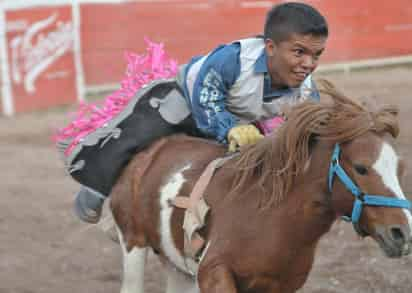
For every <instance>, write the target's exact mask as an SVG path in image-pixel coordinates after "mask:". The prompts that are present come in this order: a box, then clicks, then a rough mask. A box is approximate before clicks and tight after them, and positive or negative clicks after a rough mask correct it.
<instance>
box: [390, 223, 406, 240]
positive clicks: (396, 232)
mask: <svg viewBox="0 0 412 293" xmlns="http://www.w3.org/2000/svg"><path fill="white" fill-rule="evenodd" d="M390 233H391V237H392V239H393V240H395V241H396V242H398V243H399V242H400V243H403V242H404V241H405V239H406V237H405V235H404V233H403V231H402V229H401V228H399V227H392V228H391V229H390Z"/></svg>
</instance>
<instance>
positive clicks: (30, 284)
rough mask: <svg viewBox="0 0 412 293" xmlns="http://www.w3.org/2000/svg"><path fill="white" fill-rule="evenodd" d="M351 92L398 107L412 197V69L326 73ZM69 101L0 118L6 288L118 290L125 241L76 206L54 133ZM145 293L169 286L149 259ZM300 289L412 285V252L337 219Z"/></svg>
mask: <svg viewBox="0 0 412 293" xmlns="http://www.w3.org/2000/svg"><path fill="white" fill-rule="evenodd" d="M327 76H328V78H329V79H330V80H331V81H333V82H335V83H336V84H337V85H338V86H339V87H340V88H341V89H343V90H344V91H345V92H346V93H347V94H348V95H353V96H365V95H366V96H376V98H377V99H379V100H384V101H387V102H391V103H395V104H398V105H399V106H400V107H401V115H400V120H401V136H400V138H399V139H398V146H399V150H400V152H401V154H402V155H403V156H404V158H405V160H406V162H407V167H408V169H409V172H408V175H407V180H406V185H405V186H404V192H405V193H406V194H409V195H410V197H411V198H412V172H411V170H412V148H411V146H412V130H411V124H412V69H411V68H407V67H402V68H400V67H399V68H392V69H379V70H378V69H377V70H368V71H360V72H354V73H351V74H347V75H344V74H340V73H336V74H328V75H327ZM67 111H68V109H67V108H66V109H59V110H53V111H49V112H39V113H31V114H25V115H18V116H17V117H15V118H12V119H8V118H0V162H1V163H0V164H1V167H2V168H1V169H2V171H0V178H1V179H0V194H1V197H0V293H55V292H59V293H72V292H78V293H81V292H84V293H90V292H96V293H106V292H107V293H108V292H119V289H120V278H121V267H122V266H121V259H120V251H119V247H118V246H117V245H116V244H115V243H114V242H112V241H111V240H110V239H109V238H108V237H107V235H105V234H104V233H103V232H102V231H101V230H100V229H99V228H98V227H97V226H92V225H87V224H84V223H82V222H80V221H79V220H77V219H76V218H75V217H74V215H73V214H72V201H73V198H74V194H75V192H76V191H77V189H78V186H77V184H76V183H75V182H74V181H72V180H71V179H70V178H69V177H68V176H66V175H65V173H64V171H63V166H62V162H61V161H60V159H59V157H58V154H57V152H56V150H55V149H54V147H53V145H52V143H51V141H50V134H51V131H52V129H54V128H55V127H57V126H63V125H64V124H65V121H66V117H67V116H66V112H67ZM149 263H150V265H149V273H148V274H147V282H146V287H147V292H149V293H158V292H161V288H162V287H163V286H164V281H163V278H162V277H163V273H162V268H161V266H160V264H159V263H158V261H157V260H156V258H154V257H152V256H151V257H150V258H149ZM300 292H304V293H315V292H316V293H332V292H334V293H344V292H345V293H346V292H351V293H360V292H362V293H368V292H375V293H380V292H382V293H383V292H385V293H389V292H390V293H397V292H399V293H401V292H402V293H408V292H412V256H411V257H407V258H404V259H401V260H389V259H387V258H385V257H384V256H383V255H382V253H381V251H380V250H379V249H378V247H377V244H376V243H375V242H373V241H371V240H360V239H358V237H357V236H356V235H355V233H354V232H353V230H352V227H351V225H349V224H346V223H343V222H339V223H337V224H336V225H335V226H334V227H333V229H332V231H331V232H330V233H329V234H328V235H327V236H326V237H324V238H323V240H322V241H321V244H320V247H319V249H318V253H317V258H316V263H315V266H314V269H313V271H312V273H311V275H310V277H309V280H308V282H307V283H306V285H305V287H304V288H303V289H302V290H301V291H300Z"/></svg>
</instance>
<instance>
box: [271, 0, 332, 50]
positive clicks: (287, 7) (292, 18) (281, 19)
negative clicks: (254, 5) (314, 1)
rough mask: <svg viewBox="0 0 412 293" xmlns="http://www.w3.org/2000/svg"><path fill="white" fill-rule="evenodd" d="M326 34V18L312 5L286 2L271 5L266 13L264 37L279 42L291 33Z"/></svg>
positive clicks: (324, 35) (323, 35)
mask: <svg viewBox="0 0 412 293" xmlns="http://www.w3.org/2000/svg"><path fill="white" fill-rule="evenodd" d="M294 33H295V34H300V35H309V34H310V35H314V36H317V37H327V36H328V24H327V22H326V19H325V18H324V17H323V16H322V15H321V14H320V13H319V11H317V10H316V9H315V8H313V7H312V6H309V5H307V4H304V3H299V2H288V3H283V4H279V5H275V6H273V8H272V9H271V10H269V12H268V13H267V16H266V22H265V28H264V37H265V38H266V39H271V40H272V41H274V42H275V43H279V42H282V41H285V40H287V39H289V37H290V36H291V35H292V34H294Z"/></svg>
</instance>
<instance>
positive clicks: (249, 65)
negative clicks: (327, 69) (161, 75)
mask: <svg viewBox="0 0 412 293" xmlns="http://www.w3.org/2000/svg"><path fill="white" fill-rule="evenodd" d="M264 48H265V44H264V40H263V39H262V38H249V39H243V40H239V41H235V42H233V43H231V44H227V45H222V46H219V47H218V48H216V49H215V50H214V51H212V52H211V53H210V54H208V55H206V56H203V57H195V58H193V59H192V60H191V61H190V62H189V64H188V66H187V67H186V69H185V73H184V86H183V87H184V93H185V98H186V99H187V102H188V104H189V106H190V108H191V112H192V114H193V117H194V119H195V121H196V124H197V127H198V128H199V129H200V130H201V131H202V132H204V133H205V134H206V135H209V136H211V137H215V138H216V139H217V140H218V141H221V142H224V141H225V140H226V136H227V133H228V131H229V130H230V129H231V128H232V127H233V126H235V125H238V124H246V123H250V122H253V121H259V120H262V119H269V118H273V117H275V116H276V115H277V114H278V113H279V109H280V106H281V105H283V104H285V103H290V104H293V103H296V102H297V101H299V100H302V99H304V98H307V97H309V98H313V99H315V100H319V93H318V91H317V89H316V86H315V84H314V82H313V81H312V77H311V76H308V77H307V78H306V79H305V81H304V82H303V83H302V85H301V86H300V87H299V88H288V89H282V90H273V89H271V80H270V74H269V73H268V68H267V56H266V53H265V50H264Z"/></svg>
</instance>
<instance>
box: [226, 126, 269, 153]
mask: <svg viewBox="0 0 412 293" xmlns="http://www.w3.org/2000/svg"><path fill="white" fill-rule="evenodd" d="M262 138H263V135H262V134H261V133H260V132H259V130H258V129H257V128H256V127H255V126H254V125H252V124H247V125H239V126H235V127H233V128H232V129H230V130H229V133H228V135H227V140H228V142H229V152H235V151H236V149H237V148H238V147H241V146H244V145H248V144H255V143H257V142H258V141H259V140H260V139H262Z"/></svg>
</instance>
